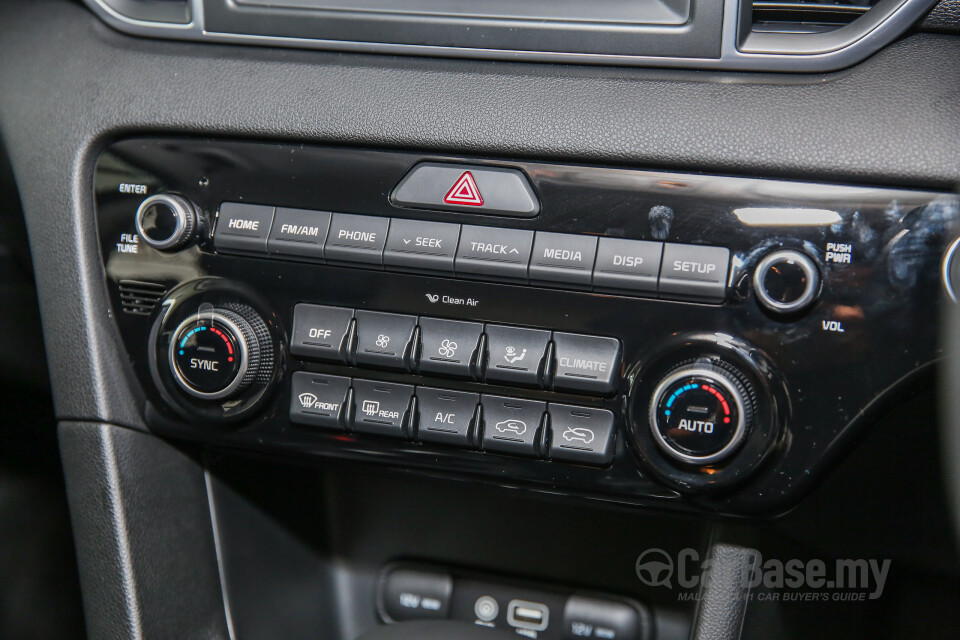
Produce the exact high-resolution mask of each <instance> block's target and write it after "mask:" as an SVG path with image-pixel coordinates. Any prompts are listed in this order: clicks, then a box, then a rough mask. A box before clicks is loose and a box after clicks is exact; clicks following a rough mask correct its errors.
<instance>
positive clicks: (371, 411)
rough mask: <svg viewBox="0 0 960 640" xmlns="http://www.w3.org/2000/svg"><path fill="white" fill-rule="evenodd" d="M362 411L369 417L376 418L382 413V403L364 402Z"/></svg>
mask: <svg viewBox="0 0 960 640" xmlns="http://www.w3.org/2000/svg"><path fill="white" fill-rule="evenodd" d="M361 410H362V411H363V413H364V414H366V415H368V416H375V415H377V414H378V413H380V403H379V402H376V401H374V400H364V401H363V406H362V408H361Z"/></svg>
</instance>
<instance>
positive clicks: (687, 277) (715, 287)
mask: <svg viewBox="0 0 960 640" xmlns="http://www.w3.org/2000/svg"><path fill="white" fill-rule="evenodd" d="M729 264H730V250H729V249H725V248H723V247H702V246H699V245H693V244H667V245H664V248H663V267H662V268H661V270H660V293H661V294H665V295H667V296H669V297H671V298H680V299H682V300H693V301H700V302H723V299H724V298H725V297H726V294H727V267H728V265H729Z"/></svg>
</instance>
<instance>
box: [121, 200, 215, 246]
mask: <svg viewBox="0 0 960 640" xmlns="http://www.w3.org/2000/svg"><path fill="white" fill-rule="evenodd" d="M136 225H137V234H138V235H139V236H140V238H142V239H143V241H144V243H145V244H147V245H148V246H150V247H153V248H154V249H157V250H158V251H176V250H177V249H181V248H183V247H184V246H186V245H187V244H189V243H190V242H191V241H192V240H193V239H194V236H195V235H196V232H197V229H198V228H199V226H200V220H199V215H198V214H197V210H196V208H195V207H194V206H193V204H192V203H191V202H190V201H189V200H187V199H186V198H184V197H183V196H179V195H176V194H172V193H158V194H156V195H153V196H150V197H149V198H147V199H146V200H144V201H143V202H141V203H140V207H139V208H138V209H137V218H136Z"/></svg>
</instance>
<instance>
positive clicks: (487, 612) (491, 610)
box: [473, 596, 500, 622]
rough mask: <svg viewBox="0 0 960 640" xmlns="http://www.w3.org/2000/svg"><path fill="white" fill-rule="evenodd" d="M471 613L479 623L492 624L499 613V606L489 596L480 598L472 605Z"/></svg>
mask: <svg viewBox="0 0 960 640" xmlns="http://www.w3.org/2000/svg"><path fill="white" fill-rule="evenodd" d="M473 613H474V614H475V615H476V616H477V620H479V621H480V622H493V621H494V620H496V618H497V615H498V614H499V613H500V605H499V604H497V601H496V600H494V599H493V598H492V597H490V596H480V597H479V598H477V602H476V603H475V604H474V605H473Z"/></svg>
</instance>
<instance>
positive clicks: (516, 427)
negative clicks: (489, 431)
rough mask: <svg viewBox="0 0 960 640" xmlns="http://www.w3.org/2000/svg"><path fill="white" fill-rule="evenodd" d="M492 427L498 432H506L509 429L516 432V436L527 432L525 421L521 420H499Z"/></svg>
mask: <svg viewBox="0 0 960 640" xmlns="http://www.w3.org/2000/svg"><path fill="white" fill-rule="evenodd" d="M494 428H495V429H496V430H497V431H499V432H500V433H506V432H508V431H509V432H511V433H515V434H517V435H518V436H522V435H523V434H525V433H526V432H527V423H526V422H524V421H523V420H514V419H510V420H501V421H500V422H498V423H497V424H496V425H494Z"/></svg>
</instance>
